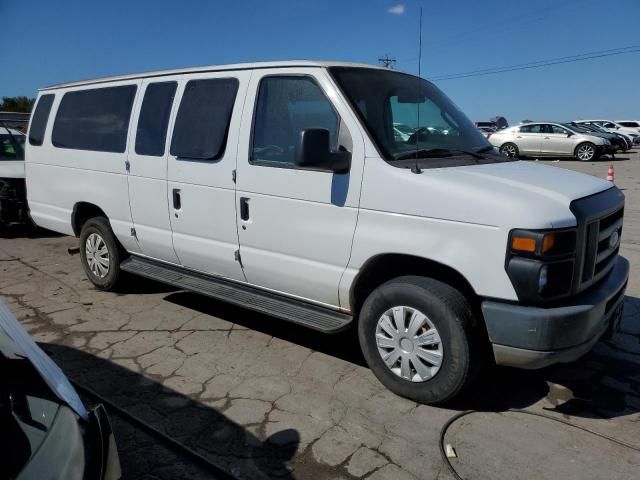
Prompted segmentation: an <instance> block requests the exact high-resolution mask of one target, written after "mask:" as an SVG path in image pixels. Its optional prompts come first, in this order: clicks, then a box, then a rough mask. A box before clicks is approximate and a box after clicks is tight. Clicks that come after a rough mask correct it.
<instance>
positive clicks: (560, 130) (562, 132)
mask: <svg viewBox="0 0 640 480" xmlns="http://www.w3.org/2000/svg"><path fill="white" fill-rule="evenodd" d="M550 127H551V133H555V134H558V135H567V134H568V133H569V132H567V131H566V130H565V129H564V128H562V127H558V126H557V125H550Z"/></svg>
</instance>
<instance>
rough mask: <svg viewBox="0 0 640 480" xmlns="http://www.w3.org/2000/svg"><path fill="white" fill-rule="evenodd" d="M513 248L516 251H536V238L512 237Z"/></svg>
mask: <svg viewBox="0 0 640 480" xmlns="http://www.w3.org/2000/svg"><path fill="white" fill-rule="evenodd" d="M511 250H513V251H515V252H529V253H535V251H536V239H535V238H530V237H516V236H514V237H512V238H511Z"/></svg>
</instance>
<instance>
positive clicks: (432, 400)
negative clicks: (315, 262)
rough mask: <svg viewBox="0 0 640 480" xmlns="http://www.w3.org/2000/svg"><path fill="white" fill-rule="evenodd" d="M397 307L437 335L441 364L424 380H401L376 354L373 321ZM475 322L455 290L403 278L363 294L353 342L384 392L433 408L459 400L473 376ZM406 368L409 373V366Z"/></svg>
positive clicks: (437, 283)
mask: <svg viewBox="0 0 640 480" xmlns="http://www.w3.org/2000/svg"><path fill="white" fill-rule="evenodd" d="M397 306H406V307H410V308H412V309H416V310H419V311H420V312H422V313H423V314H425V315H426V316H427V318H428V319H429V321H430V322H431V324H432V325H433V327H435V329H436V330H437V332H438V334H439V337H440V341H441V344H442V350H443V353H442V363H441V365H440V369H439V370H438V371H437V373H435V375H434V376H433V377H431V378H430V379H428V380H426V381H420V382H414V381H411V380H408V379H405V378H402V377H401V376H400V375H398V374H396V373H394V372H393V371H392V370H391V368H390V367H388V366H387V364H386V363H385V360H383V358H382V355H381V353H380V352H379V351H378V345H377V342H376V328H377V326H378V320H379V319H380V318H381V317H382V315H383V314H384V313H385V312H387V311H388V310H389V309H391V308H392V307H397ZM476 323H477V322H476V321H475V317H474V314H473V311H472V309H471V306H470V305H469V302H468V301H467V299H466V298H465V297H464V295H462V294H461V293H460V292H459V291H458V290H456V289H454V288H452V287H450V286H449V285H447V284H445V283H442V282H440V281H438V280H434V279H431V278H426V277H418V276H406V277H399V278H396V279H394V280H391V281H389V282H387V283H385V284H383V285H381V286H380V287H378V288H377V289H375V290H374V291H373V292H372V293H371V294H370V295H369V297H368V298H367V299H366V301H365V302H364V304H363V306H362V309H361V311H360V315H359V322H358V337H359V340H360V347H361V348H362V352H363V354H364V357H365V359H366V361H367V363H368V365H369V367H370V368H371V370H372V371H373V373H374V375H375V376H376V377H377V378H378V380H380V382H381V383H382V384H383V385H384V386H385V387H387V388H388V389H389V390H391V391H392V392H394V393H396V394H397V395H400V396H402V397H406V398H409V399H411V400H414V401H416V402H419V403H425V404H439V403H443V402H446V401H448V400H451V399H453V398H454V397H456V396H458V395H460V394H461V393H462V392H463V390H465V389H466V388H467V387H469V386H470V385H471V384H472V380H473V379H474V378H475V377H476V373H477V371H478V369H479V367H480V360H481V357H482V356H481V355H480V354H479V353H478V352H480V348H479V347H480V339H479V337H477V336H476V332H475V330H476ZM474 338H475V341H474V340H473V339H474ZM412 348H416V347H412ZM411 365H412V367H411V368H414V367H413V365H414V363H411Z"/></svg>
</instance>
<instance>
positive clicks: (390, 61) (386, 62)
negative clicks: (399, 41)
mask: <svg viewBox="0 0 640 480" xmlns="http://www.w3.org/2000/svg"><path fill="white" fill-rule="evenodd" d="M378 62H380V65H382V66H383V67H384V68H388V69H389V70H393V65H394V64H395V63H396V59H395V58H390V57H389V55H385V56H384V57H380V58H379V59H378Z"/></svg>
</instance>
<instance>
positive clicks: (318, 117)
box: [251, 76, 340, 164]
mask: <svg viewBox="0 0 640 480" xmlns="http://www.w3.org/2000/svg"><path fill="white" fill-rule="evenodd" d="M308 128H324V129H327V130H329V137H330V144H331V148H332V149H333V150H335V149H337V146H338V136H339V130H340V121H339V117H338V115H337V114H336V112H335V111H334V110H333V107H332V106H331V103H330V102H329V100H328V99H327V97H326V96H325V95H324V93H323V92H322V90H321V89H320V87H319V86H318V84H317V83H316V82H315V81H314V80H313V79H312V78H310V77H305V76H297V77H285V76H274V77H265V78H264V79H262V81H261V82H260V88H259V91H258V99H257V101H256V109H255V119H254V126H253V145H252V149H251V161H252V162H261V161H262V162H279V163H281V164H293V161H294V156H295V149H296V146H297V143H298V140H299V139H300V133H301V132H302V130H305V129H308Z"/></svg>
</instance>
